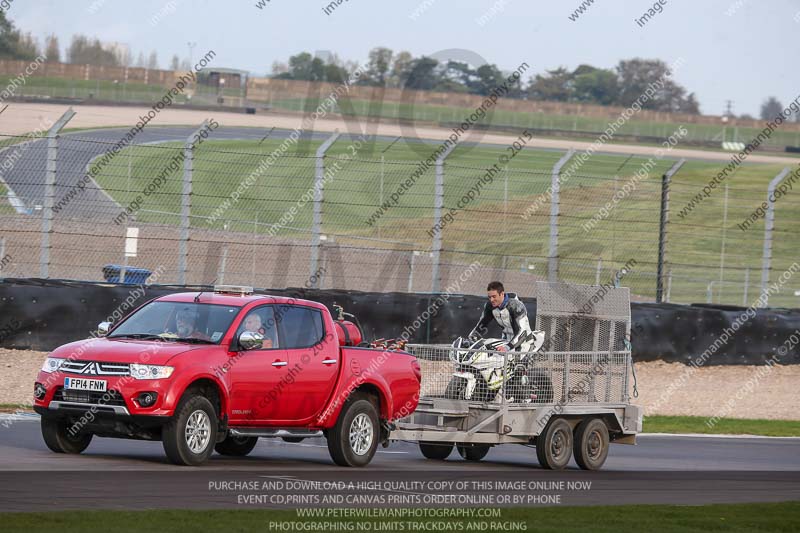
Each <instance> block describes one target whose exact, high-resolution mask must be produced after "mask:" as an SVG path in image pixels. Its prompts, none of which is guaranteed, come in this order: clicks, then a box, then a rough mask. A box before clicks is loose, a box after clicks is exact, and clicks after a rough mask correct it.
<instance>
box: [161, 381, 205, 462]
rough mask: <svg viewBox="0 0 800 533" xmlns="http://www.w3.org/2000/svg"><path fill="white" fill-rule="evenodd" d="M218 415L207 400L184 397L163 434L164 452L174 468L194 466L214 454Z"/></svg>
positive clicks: (196, 397) (201, 397)
mask: <svg viewBox="0 0 800 533" xmlns="http://www.w3.org/2000/svg"><path fill="white" fill-rule="evenodd" d="M216 435H217V412H216V410H215V409H214V406H213V405H211V402H210V401H208V398H206V397H204V396H187V397H185V398H184V399H182V400H181V403H180V405H179V406H178V408H177V409H176V410H175V415H174V416H173V418H172V420H170V421H169V423H168V424H166V425H165V426H164V430H163V432H162V436H161V438H162V441H163V442H162V444H163V445H164V452H165V453H166V454H167V458H168V459H169V460H170V462H172V463H174V464H176V465H186V466H197V465H200V464H203V463H205V462H206V461H207V460H208V458H209V457H211V454H212V453H214V437H215V436H216Z"/></svg>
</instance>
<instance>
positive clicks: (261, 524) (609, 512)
mask: <svg viewBox="0 0 800 533" xmlns="http://www.w3.org/2000/svg"><path fill="white" fill-rule="evenodd" d="M500 514H501V516H500V517H495V518H450V517H448V518H431V517H423V518H417V519H412V520H404V519H402V518H401V519H394V518H390V519H386V520H374V519H372V520H370V519H367V520H364V519H358V518H321V519H312V520H314V522H312V523H309V521H308V519H304V518H298V516H297V513H296V512H295V511H290V510H286V511H273V510H257V511H251V510H230V511H227V510H226V511H177V510H169V511H140V512H136V511H64V512H45V513H4V514H0V517H2V520H3V530H4V531H8V532H12V531H26V532H27V531H36V530H39V531H41V530H51V529H52V530H54V531H59V532H60V533H65V532H69V531H87V532H88V531H103V532H121V531H148V530H149V531H161V532H170V531H176V532H183V531H186V529H187V526H188V525H189V524H191V525H192V526H195V527H197V526H199V527H200V528H202V530H205V531H216V530H219V531H275V530H278V531H300V530H303V531H323V529H292V524H293V523H303V524H305V525H306V526H309V527H311V526H317V525H319V526H323V525H324V524H327V530H329V531H434V529H431V527H432V526H433V524H434V523H436V525H438V526H441V527H440V528H439V529H435V530H436V531H487V530H489V531H554V532H558V533H567V532H570V531H576V532H581V533H584V532H586V531H592V532H614V533H618V532H620V531H660V532H672V531H681V532H687V531H688V532H703V533H707V532H708V531H722V530H724V531H797V526H798V520H800V518H798V517H800V502H786V503H759V504H735V505H734V504H718V505H701V506H675V505H622V506H613V507H612V506H597V507H548V508H543V507H539V508H506V509H502V510H501V512H500ZM390 522H395V525H396V527H395V529H389V528H387V526H388V523H390ZM481 523H482V524H481ZM281 524H283V525H284V527H281ZM359 524H360V525H361V527H359ZM493 524H495V526H494V527H492V525H493ZM347 525H350V527H351V528H352V529H348V528H347ZM415 526H417V527H415ZM504 526H505V527H504Z"/></svg>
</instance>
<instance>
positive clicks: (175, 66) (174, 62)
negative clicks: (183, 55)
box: [169, 54, 181, 70]
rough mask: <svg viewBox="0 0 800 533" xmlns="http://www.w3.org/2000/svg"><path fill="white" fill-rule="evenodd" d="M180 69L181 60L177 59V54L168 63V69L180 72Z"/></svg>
mask: <svg viewBox="0 0 800 533" xmlns="http://www.w3.org/2000/svg"><path fill="white" fill-rule="evenodd" d="M180 68H181V60H180V58H179V57H178V54H175V55H173V56H172V59H171V60H170V62H169V69H170V70H180Z"/></svg>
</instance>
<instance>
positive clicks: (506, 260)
mask: <svg viewBox="0 0 800 533" xmlns="http://www.w3.org/2000/svg"><path fill="white" fill-rule="evenodd" d="M215 124H216V123H215V122H213V121H211V122H207V123H205V124H204V125H202V126H201V127H200V128H199V129H197V131H195V132H194V133H191V134H189V135H186V136H185V137H179V136H178V135H177V134H175V133H174V132H172V133H170V134H169V135H167V134H165V135H164V136H163V140H162V141H159V142H146V143H144V142H138V141H137V139H136V134H135V133H134V135H133V139H132V141H129V142H127V143H125V144H124V145H123V146H120V139H121V137H120V134H119V131H118V130H113V133H108V134H106V135H105V136H104V137H103V136H102V135H100V136H98V134H97V133H96V132H95V133H93V134H91V135H90V134H88V133H83V132H79V133H73V134H66V135H58V128H59V127H60V126H59V125H58V124H57V125H56V126H54V127H53V128H54V129H53V130H51V131H50V133H49V134H42V135H41V136H39V137H32V136H9V135H4V136H0V144H2V146H4V148H1V150H2V151H0V176H2V183H0V186H1V187H3V191H2V192H3V194H4V195H5V196H6V197H7V198H8V201H6V202H3V204H2V207H0V228H2V239H1V240H0V246H2V257H3V258H4V259H3V262H2V264H0V267H1V268H2V270H0V274H1V275H2V276H4V277H30V278H35V277H45V278H47V277H49V278H62V279H74V280H103V279H110V278H108V277H106V275H107V274H108V273H109V272H111V270H109V269H106V274H104V267H105V266H106V265H117V270H116V271H114V272H116V273H117V275H118V277H123V278H126V280H127V281H128V282H130V281H132V280H133V279H134V278H128V276H130V275H133V274H135V273H136V272H137V271H136V270H134V269H137V268H144V269H147V270H150V271H151V272H154V273H155V274H154V275H153V276H152V277H151V278H150V281H151V282H155V283H181V284H183V283H185V284H212V283H218V284H219V283H225V284H246V285H253V286H256V287H263V288H283V287H300V286H304V285H305V286H318V287H320V288H337V289H354V290H364V291H381V292H392V291H399V292H430V291H433V292H452V293H467V294H482V293H483V292H484V289H485V285H486V283H487V282H488V281H490V280H491V279H501V280H503V281H504V283H505V284H506V286H507V287H509V290H513V291H514V292H517V293H519V294H520V295H521V296H535V282H536V281H543V280H549V281H567V282H572V283H583V284H598V285H600V284H607V285H624V286H628V287H630V289H631V298H632V299H633V300H635V301H636V300H638V301H654V300H656V299H657V295H658V293H657V290H658V288H659V280H660V281H661V284H660V287H661V299H662V300H663V301H671V302H679V303H688V302H712V303H723V304H735V305H750V303H751V302H752V301H754V300H755V299H756V298H757V297H758V296H759V294H760V293H761V291H762V290H763V288H764V287H765V282H766V283H769V282H770V281H774V280H775V279H776V278H777V277H778V276H779V275H780V274H781V273H783V272H785V271H786V270H787V269H789V268H790V266H791V265H792V264H793V263H794V260H795V258H796V253H795V250H796V248H797V246H796V245H797V237H796V231H794V226H796V223H797V222H798V213H800V194H798V193H797V192H794V190H795V189H798V188H799V187H800V183H796V182H795V181H794V180H795V179H796V178H797V169H790V170H795V172H788V173H785V176H784V177H783V178H782V179H781V180H780V181H779V182H778V183H777V185H776V186H777V187H778V190H781V189H780V188H781V187H782V186H783V189H786V190H785V192H784V193H783V194H781V195H780V197H778V198H775V199H774V201H769V200H768V192H767V188H766V183H768V182H769V181H770V179H772V178H773V177H774V175H773V174H774V173H773V174H771V172H772V169H771V167H759V166H743V167H742V168H741V169H740V170H739V171H738V174H737V175H735V177H734V178H733V179H731V180H729V181H728V182H726V183H725V184H724V185H721V186H719V187H717V188H716V189H715V190H713V191H712V194H710V195H709V196H708V197H706V198H704V199H703V201H702V202H700V203H698V204H697V205H696V206H694V208H693V210H692V211H691V212H689V213H688V214H686V215H685V216H679V214H680V213H681V210H682V209H684V207H685V205H687V204H688V203H690V202H691V200H692V198H695V197H696V195H697V194H698V193H702V192H703V185H704V183H705V181H706V179H705V178H703V179H702V180H698V179H697V176H698V171H697V169H694V170H691V169H689V170H687V167H689V166H691V165H690V164H687V165H686V166H684V167H683V168H677V167H678V166H679V165H676V161H674V160H670V159H669V158H668V157H665V158H663V159H654V158H650V159H646V158H643V157H636V156H631V157H629V158H627V159H626V158H620V157H619V156H610V155H602V154H595V155H593V156H592V158H591V159H590V160H589V161H587V162H586V163H585V164H583V165H578V166H577V167H576V161H577V159H578V158H577V156H576V155H575V154H571V153H570V154H564V153H563V152H557V151H544V150H536V149H533V148H531V147H530V146H525V147H523V149H521V150H515V149H512V150H510V151H509V150H508V147H502V146H488V145H486V146H483V145H463V146H462V145H458V146H456V147H455V148H456V149H455V150H454V151H453V153H452V154H449V155H448V154H445V153H444V152H443V151H441V150H438V148H439V145H438V144H433V143H425V142H410V141H407V142H404V143H403V142H397V140H394V141H392V140H391V139H387V140H383V139H376V138H371V137H369V138H368V137H364V136H360V137H359V136H350V135H343V136H334V137H332V138H331V139H328V140H327V141H324V136H323V138H319V137H318V136H317V137H312V138H298V137H296V136H294V134H293V133H292V132H277V133H273V134H272V137H271V138H269V139H267V140H266V141H265V140H264V139H262V140H261V142H259V141H247V142H245V141H241V140H236V139H231V138H229V136H226V135H223V133H224V129H218V124H217V125H216V126H215ZM62 125H63V124H62ZM187 131H190V130H187ZM123 137H124V134H123ZM670 169H672V170H673V171H674V170H676V169H677V171H676V172H674V175H672V176H671V178H670V179H669V180H666V185H665V180H664V179H663V176H664V174H667V173H668V172H669V171H670ZM700 174H702V172H700ZM709 175H710V174H709ZM787 184H788V185H787ZM789 185H791V187H792V188H791V189H790V188H789ZM664 193H666V194H664ZM773 196H774V195H773ZM664 199H667V200H668V203H665V202H664V201H663V200H664ZM762 203H765V204H767V205H766V207H765V208H763V209H762V211H764V213H765V214H764V215H763V216H759V215H758V213H756V219H755V220H754V221H753V220H751V222H750V223H749V224H745V225H744V229H742V224H743V222H746V221H747V220H748V217H750V219H752V216H751V214H752V213H753V212H754V210H756V209H758V208H759V207H761V206H762ZM767 207H768V208H770V209H772V211H773V215H774V216H773V218H774V229H773V230H772V232H771V235H765V229H764V220H763V219H764V218H766V212H767V210H768V209H767ZM765 239H766V240H767V241H768V242H770V243H771V249H770V250H769V264H768V265H767V267H766V270H764V266H765V253H766V252H765V247H764V243H765ZM659 242H662V243H663V251H662V253H660V248H659ZM5 258H8V260H6V259H5ZM472 265H478V266H479V267H480V274H479V275H470V276H464V275H463V273H464V272H465V271H467V270H468V269H469V268H470V267H471V266H472ZM119 270H122V271H123V272H118V271H119ZM472 271H474V267H473V269H472ZM765 273H766V274H765ZM795 286H796V287H798V288H800V280H798V281H796V282H794V281H793V280H792V281H790V282H789V283H788V284H787V287H786V288H784V289H783V290H782V291H781V292H779V293H777V294H774V295H772V296H771V298H770V300H769V304H770V305H775V306H778V305H779V306H791V307H796V306H797V297H796V296H795V295H794V287H795Z"/></svg>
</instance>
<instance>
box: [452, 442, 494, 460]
mask: <svg viewBox="0 0 800 533" xmlns="http://www.w3.org/2000/svg"><path fill="white" fill-rule="evenodd" d="M487 453H489V445H488V444H476V445H474V446H472V445H469V444H459V445H458V454H459V455H460V456H461V457H463V458H464V459H465V460H467V461H480V460H481V459H483V458H484V457H486V454H487Z"/></svg>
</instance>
